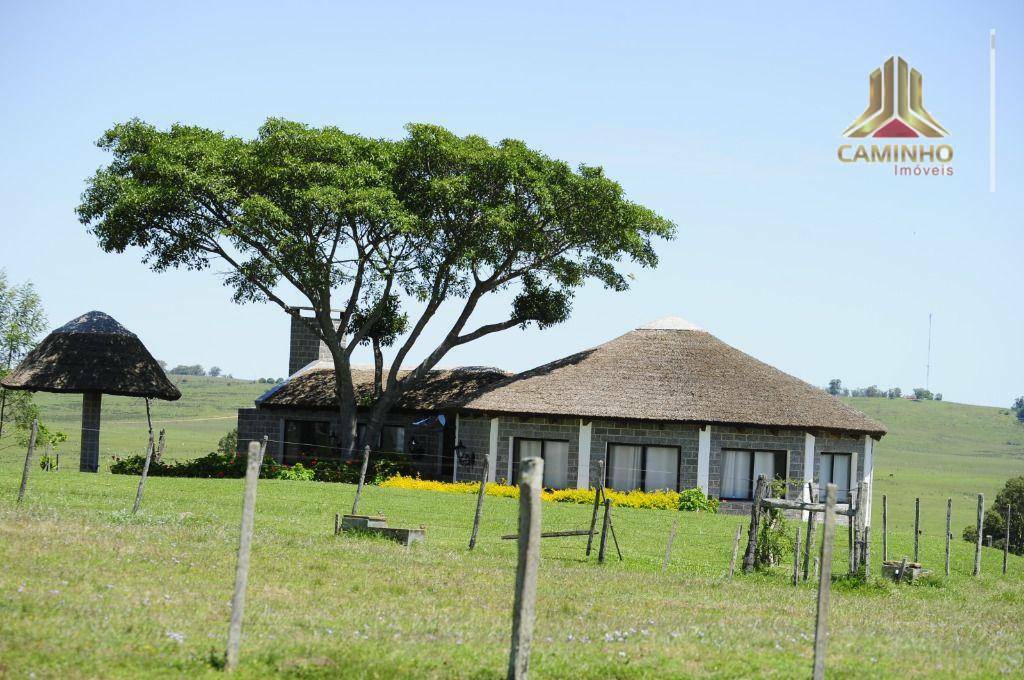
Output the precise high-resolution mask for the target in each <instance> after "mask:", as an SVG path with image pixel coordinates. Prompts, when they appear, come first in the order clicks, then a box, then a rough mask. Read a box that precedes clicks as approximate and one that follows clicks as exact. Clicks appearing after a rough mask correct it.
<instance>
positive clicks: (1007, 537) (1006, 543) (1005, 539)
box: [1003, 504, 1013, 576]
mask: <svg viewBox="0 0 1024 680" xmlns="http://www.w3.org/2000/svg"><path fill="white" fill-rule="evenodd" d="M1012 508H1013V506H1011V505H1009V504H1007V506H1006V532H1005V533H1004V534H1003V576H1006V558H1007V557H1008V555H1009V552H1010V510H1011V509H1012Z"/></svg>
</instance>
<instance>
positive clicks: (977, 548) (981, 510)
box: [974, 493, 985, 576]
mask: <svg viewBox="0 0 1024 680" xmlns="http://www.w3.org/2000/svg"><path fill="white" fill-rule="evenodd" d="M984 518H985V494H983V493H979V494H978V540H977V541H976V542H975V544H974V575H975V576H981V528H982V524H983V522H984Z"/></svg>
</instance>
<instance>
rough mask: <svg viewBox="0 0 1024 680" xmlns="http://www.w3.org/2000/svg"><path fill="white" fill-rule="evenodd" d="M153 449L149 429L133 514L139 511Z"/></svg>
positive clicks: (147, 402)
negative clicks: (147, 443) (144, 459)
mask: <svg viewBox="0 0 1024 680" xmlns="http://www.w3.org/2000/svg"><path fill="white" fill-rule="evenodd" d="M146 404H149V399H147V400H146ZM147 410H148V409H147ZM154 449H155V446H154V445H153V430H150V431H149V445H148V446H146V462H144V463H143V464H142V474H141V475H139V488H138V489H136V490H135V505H133V506H132V514H133V515H134V514H135V513H137V512H138V511H139V506H140V505H142V489H143V488H144V487H145V486H146V477H148V476H149V464H150V463H151V462H152V461H153V451H154Z"/></svg>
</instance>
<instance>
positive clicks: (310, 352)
mask: <svg viewBox="0 0 1024 680" xmlns="http://www.w3.org/2000/svg"><path fill="white" fill-rule="evenodd" d="M291 320H292V325H291V332H290V335H289V341H288V375H292V374H294V373H295V372H296V371H298V370H299V369H301V368H302V367H303V366H306V365H307V364H310V363H312V362H314V361H317V360H318V359H330V358H331V352H330V350H329V349H327V345H325V344H324V343H323V342H322V341H321V340H320V336H319V334H317V333H316V331H315V330H314V329H313V328H311V327H310V324H311V323H313V324H315V323H316V322H315V321H314V320H313V319H311V318H309V317H302V318H300V319H296V318H295V317H294V316H293V317H291Z"/></svg>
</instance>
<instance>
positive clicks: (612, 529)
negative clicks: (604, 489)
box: [607, 499, 622, 562]
mask: <svg viewBox="0 0 1024 680" xmlns="http://www.w3.org/2000/svg"><path fill="white" fill-rule="evenodd" d="M607 500H608V508H609V510H608V532H609V533H610V534H611V535H612V543H614V544H615V554H617V555H618V556H619V562H621V561H622V551H621V550H620V549H619V537H618V536H616V535H615V521H614V520H613V519H612V513H611V499H607Z"/></svg>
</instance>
